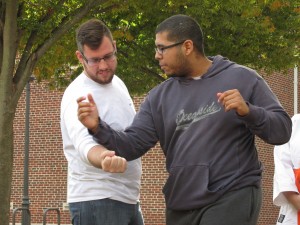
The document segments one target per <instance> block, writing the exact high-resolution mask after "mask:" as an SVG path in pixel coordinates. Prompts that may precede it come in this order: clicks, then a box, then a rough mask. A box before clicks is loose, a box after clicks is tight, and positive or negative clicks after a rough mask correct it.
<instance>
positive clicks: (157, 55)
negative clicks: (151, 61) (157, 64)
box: [154, 51, 162, 60]
mask: <svg viewBox="0 0 300 225" xmlns="http://www.w3.org/2000/svg"><path fill="white" fill-rule="evenodd" d="M154 58H155V59H156V60H160V59H161V58H162V55H161V54H159V53H158V52H157V51H155V55H154Z"/></svg>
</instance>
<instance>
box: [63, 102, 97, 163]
mask: <svg viewBox="0 0 300 225" xmlns="http://www.w3.org/2000/svg"><path fill="white" fill-rule="evenodd" d="M62 116H63V121H64V124H65V129H66V130H65V132H67V135H68V136H69V139H70V141H71V142H72V145H73V146H74V148H75V150H76V151H78V153H79V155H80V157H81V159H82V160H83V161H85V162H86V163H88V164H90V165H91V163H90V162H89V160H88V158H87V154H88V152H89V150H90V149H91V148H92V147H94V146H96V145H99V144H98V143H96V142H95V141H94V140H93V137H92V135H90V134H89V133H88V130H87V128H86V127H85V126H83V125H82V123H81V122H80V121H79V120H78V117H77V102H76V99H72V100H71V101H70V102H68V105H67V106H66V108H65V110H64V112H63V115H62Z"/></svg>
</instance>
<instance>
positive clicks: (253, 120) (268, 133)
mask: <svg viewBox="0 0 300 225" xmlns="http://www.w3.org/2000/svg"><path fill="white" fill-rule="evenodd" d="M249 108H250V113H249V115H247V116H246V117H243V118H241V119H242V120H244V121H245V122H246V125H247V127H248V128H249V129H250V130H251V131H252V132H253V133H254V134H255V135H257V136H258V137H260V138H261V139H263V140H264V141H265V142H267V143H269V144H273V145H282V144H285V143H287V142H288V141H289V139H290V137H291V133H292V122H291V119H290V117H289V115H288V114H287V113H286V112H285V111H284V110H283V109H282V108H280V107H279V106H278V108H276V109H275V108H274V109H265V108H262V107H257V106H254V105H251V104H249Z"/></svg>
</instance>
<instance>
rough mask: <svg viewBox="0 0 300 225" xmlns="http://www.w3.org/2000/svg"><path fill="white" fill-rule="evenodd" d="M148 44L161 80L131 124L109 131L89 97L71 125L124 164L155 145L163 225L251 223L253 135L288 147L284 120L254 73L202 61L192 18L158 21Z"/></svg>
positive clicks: (255, 211)
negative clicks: (162, 174)
mask: <svg viewBox="0 0 300 225" xmlns="http://www.w3.org/2000/svg"><path fill="white" fill-rule="evenodd" d="M155 45H156V54H155V58H156V59H157V60H158V61H159V65H160V67H161V69H162V70H163V71H164V72H165V74H167V75H168V76H169V79H167V80H166V81H164V82H163V83H161V84H159V85H158V86H157V87H155V88H153V89H152V90H151V91H150V92H149V93H148V95H147V97H146V99H145V101H144V102H143V104H142V105H141V107H140V110H139V112H138V113H137V114H136V116H135V118H134V120H133V123H132V125H131V126H129V127H127V129H126V130H125V131H124V132H120V131H115V130H113V129H112V128H111V127H109V126H108V125H107V124H106V123H105V122H104V121H102V120H101V118H99V117H98V112H97V110H96V107H95V106H94V101H93V98H92V96H91V95H88V100H89V101H88V102H86V101H83V100H84V99H85V97H82V98H79V99H78V107H79V108H78V118H79V120H80V121H81V122H82V123H83V124H84V125H85V126H86V127H87V128H89V132H90V133H91V134H92V135H93V136H94V139H95V140H96V141H97V142H98V143H100V144H102V145H104V146H105V147H106V148H108V149H111V150H113V151H115V152H116V154H117V155H119V156H122V157H124V158H126V159H127V160H133V159H136V158H138V157H140V156H142V155H144V154H145V153H146V152H147V151H148V150H149V149H150V148H151V147H153V146H154V145H155V144H156V143H157V142H158V141H159V142H160V145H161V147H162V150H163V152H164V154H165V156H166V168H167V171H168V173H169V177H168V180H167V182H166V184H165V186H164V188H163V193H164V195H165V201H166V223H167V225H255V224H256V223H257V220H258V216H259V211H260V208H261V202H262V192H261V178H262V170H263V169H262V164H261V162H260V161H259V159H258V154H257V150H256V147H255V136H258V137H259V138H261V139H262V140H264V141H265V142H266V143H269V144H273V145H280V144H284V143H286V142H288V141H289V139H290V136H291V127H292V123H291V119H290V117H289V115H288V114H287V113H286V112H285V110H284V109H283V107H282V106H281V104H280V103H279V101H278V99H277V97H276V96H275V95H274V94H273V92H272V91H271V89H270V88H269V87H268V85H267V84H266V82H265V81H264V80H263V78H262V77H261V76H259V75H258V74H257V73H256V72H255V71H254V70H252V69H250V68H247V67H245V66H241V65H238V64H236V63H234V62H232V61H229V60H228V59H226V58H224V57H222V56H214V57H207V56H205V53H204V49H203V34H202V31H201V28H200V26H199V24H198V23H197V22H196V21H195V20H194V19H193V18H191V17H189V16H185V15H175V16H172V17H170V18H167V19H166V20H164V21H163V22H162V23H161V24H159V25H158V27H157V29H156V39H155ZM100 109H101V106H100ZM115 166H116V167H117V166H118V165H115Z"/></svg>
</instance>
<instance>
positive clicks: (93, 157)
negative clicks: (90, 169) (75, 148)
mask: <svg viewBox="0 0 300 225" xmlns="http://www.w3.org/2000/svg"><path fill="white" fill-rule="evenodd" d="M106 150H107V149H106V148H104V147H103V146H101V145H96V146H94V147H92V148H91V149H90V150H89V151H88V154H87V158H88V160H89V162H90V163H91V164H92V165H93V166H94V167H96V168H99V169H102V158H101V155H102V154H103V153H104V151H106Z"/></svg>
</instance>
